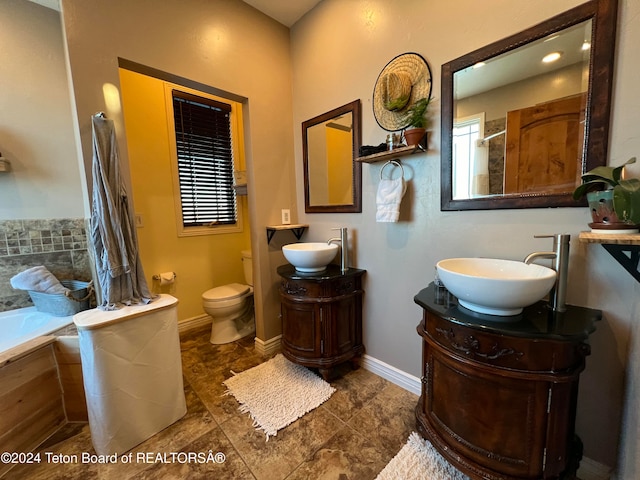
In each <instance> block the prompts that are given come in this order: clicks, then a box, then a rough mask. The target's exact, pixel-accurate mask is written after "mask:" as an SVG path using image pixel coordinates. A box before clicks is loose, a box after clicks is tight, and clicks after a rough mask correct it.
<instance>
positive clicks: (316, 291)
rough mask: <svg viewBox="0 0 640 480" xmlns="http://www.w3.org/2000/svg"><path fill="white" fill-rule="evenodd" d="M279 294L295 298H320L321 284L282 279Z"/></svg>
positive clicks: (321, 293) (321, 292) (321, 294)
mask: <svg viewBox="0 0 640 480" xmlns="http://www.w3.org/2000/svg"><path fill="white" fill-rule="evenodd" d="M280 293H282V294H283V295H289V296H291V297H296V298H320V297H322V296H323V287H322V284H320V283H317V282H310V281H308V280H290V279H282V281H281V282H280Z"/></svg>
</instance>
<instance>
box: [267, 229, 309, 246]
mask: <svg viewBox="0 0 640 480" xmlns="http://www.w3.org/2000/svg"><path fill="white" fill-rule="evenodd" d="M307 228H309V225H308V224H296V225H267V245H268V244H269V243H271V239H272V238H273V236H274V235H275V234H276V232H278V231H280V230H290V231H292V232H293V234H294V235H295V236H296V238H297V239H298V240H300V238H301V237H302V234H303V233H304V232H305V230H306V229H307Z"/></svg>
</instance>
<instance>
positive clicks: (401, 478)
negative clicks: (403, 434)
mask: <svg viewBox="0 0 640 480" xmlns="http://www.w3.org/2000/svg"><path fill="white" fill-rule="evenodd" d="M376 480H469V477H467V476H466V475H464V474H462V473H461V472H460V471H458V470H457V469H455V468H454V467H453V466H451V465H450V464H449V462H447V461H446V460H445V459H444V458H443V457H442V455H440V454H439V453H438V452H437V450H436V449H435V448H433V446H432V445H431V443H429V442H428V441H427V440H424V439H423V438H422V437H420V435H418V434H417V433H416V432H413V433H412V434H411V435H409V440H408V441H407V443H406V444H405V446H404V447H402V450H400V451H399V452H398V454H397V455H396V456H395V457H393V458H392V459H391V461H390V462H389V463H388V464H387V466H386V467H384V470H382V471H381V472H380V474H379V475H378V476H377V477H376Z"/></svg>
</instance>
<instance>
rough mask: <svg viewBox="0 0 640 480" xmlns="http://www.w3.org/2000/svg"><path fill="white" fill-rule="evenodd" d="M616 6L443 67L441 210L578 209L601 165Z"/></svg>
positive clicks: (563, 18)
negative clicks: (584, 182)
mask: <svg viewBox="0 0 640 480" xmlns="http://www.w3.org/2000/svg"><path fill="white" fill-rule="evenodd" d="M616 20H617V0H592V1H590V2H587V3H584V4H582V5H580V6H578V7H576V8H573V9H571V10H569V11H567V12H565V13H562V14H560V15H557V16H556V17H553V18H551V19H549V20H547V21H545V22H543V23H541V24H538V25H535V26H533V27H531V28H529V29H527V30H525V31H523V32H520V33H517V34H515V35H512V36H511V37H508V38H505V39H503V40H500V41H498V42H495V43H493V44H491V45H487V46H486V47H483V48H480V49H478V50H476V51H474V52H471V53H469V54H467V55H463V56H462V57H459V58H457V59H455V60H453V61H451V62H449V63H446V64H444V65H443V66H442V178H441V181H442V190H441V195H442V198H441V208H442V210H476V209H491V208H526V207H559V206H578V205H579V204H578V203H576V202H575V201H574V200H573V199H572V197H571V194H572V192H573V190H574V189H575V188H576V186H578V185H579V184H580V183H581V175H582V174H583V173H584V172H586V171H587V170H590V169H592V168H594V167H595V166H597V165H604V164H606V159H607V151H608V137H609V112H610V103H611V101H610V100H611V84H612V77H613V60H612V59H613V58H614V45H615V29H616Z"/></svg>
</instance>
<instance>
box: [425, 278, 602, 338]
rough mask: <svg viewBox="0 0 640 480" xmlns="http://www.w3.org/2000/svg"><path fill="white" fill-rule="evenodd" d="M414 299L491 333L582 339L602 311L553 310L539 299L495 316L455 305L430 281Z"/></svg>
mask: <svg viewBox="0 0 640 480" xmlns="http://www.w3.org/2000/svg"><path fill="white" fill-rule="evenodd" d="M414 301H415V302H416V303H417V304H418V305H420V306H421V307H422V308H424V309H426V310H429V311H431V312H432V313H434V314H436V315H439V316H441V317H443V318H445V319H447V320H448V321H450V322H453V323H457V324H459V325H463V326H466V327H471V328H476V329H479V330H485V331H490V332H493V333H499V334H505V335H511V336H521V337H528V338H536V337H540V336H543V337H544V338H558V339H559V340H573V339H586V338H588V337H589V335H590V334H591V333H593V332H594V331H595V329H596V326H595V322H597V321H598V320H601V319H602V312H601V311H600V310H594V309H592V308H586V307H576V306H573V305H567V311H566V312H553V311H552V310H551V309H550V308H549V306H548V304H547V302H545V301H539V302H536V303H535V304H533V305H530V306H528V307H525V309H524V310H523V312H522V313H521V314H519V315H513V316H509V317H499V316H496V315H486V314H482V313H476V312H473V311H471V310H469V309H467V308H465V307H463V306H460V305H458V300H457V298H456V297H454V296H453V295H452V294H451V293H449V291H448V290H446V289H445V288H444V287H436V286H435V285H434V284H433V283H430V284H429V286H428V287H427V288H424V289H423V290H421V291H420V292H419V293H418V294H417V295H416V296H415V297H414Z"/></svg>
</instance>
